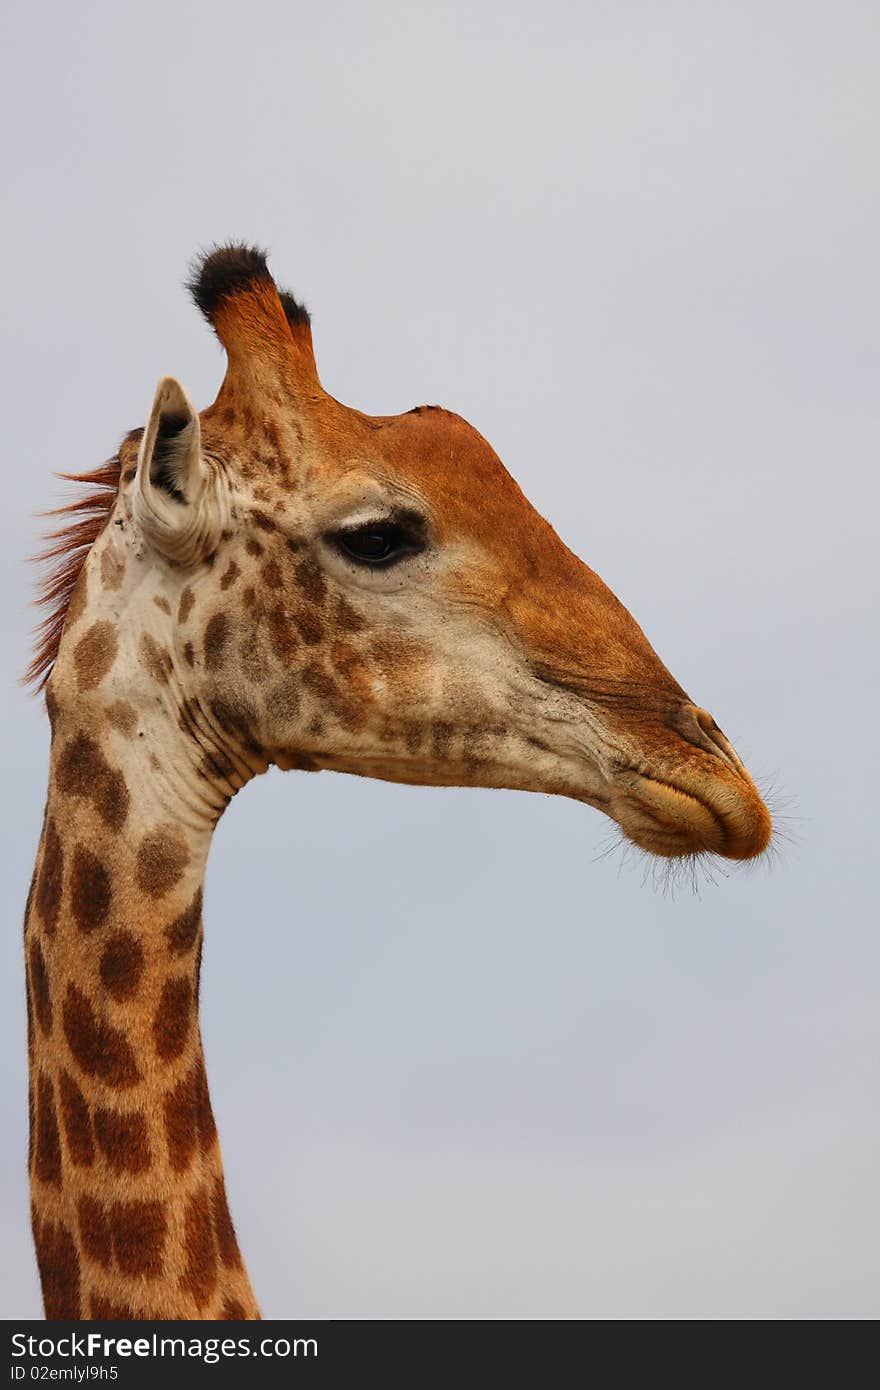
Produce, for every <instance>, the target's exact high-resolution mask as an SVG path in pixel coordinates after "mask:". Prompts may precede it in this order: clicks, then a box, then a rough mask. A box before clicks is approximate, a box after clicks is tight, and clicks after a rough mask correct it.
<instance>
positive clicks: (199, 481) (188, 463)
mask: <svg viewBox="0 0 880 1390" xmlns="http://www.w3.org/2000/svg"><path fill="white" fill-rule="evenodd" d="M219 502H220V499H219V494H218V489H217V479H216V477H215V475H214V471H213V469H211V468H210V467H209V466H208V464H207V463H206V462H205V459H204V456H203V454H202V430H201V425H200V423H199V417H198V414H197V412H196V410H195V408H194V406H193V404H192V402H191V401H190V399H189V397H188V396H187V394H186V392H185V391H184V389H183V387H182V386H181V385H180V382H179V381H175V379H174V377H170V376H166V377H163V379H162V380H161V381H160V382H159V385H158V386H157V387H156V395H155V397H154V399H153V408H152V410H151V411H150V418H149V420H148V422H147V428H146V429H145V430H144V437H143V439H142V440H141V447H140V450H139V453H138V463H137V476H136V478H135V484H134V511H135V516H136V518H137V520H138V522H139V523H140V525H141V526H142V527H143V529H144V531H145V532H146V534H147V535H148V536H149V538H150V540H151V541H152V542H153V543H154V545H156V547H157V548H158V549H159V550H162V551H164V552H166V553H167V554H168V555H169V556H170V557H172V558H173V559H176V560H182V561H190V560H195V559H197V558H202V556H203V555H204V554H205V553H206V552H207V550H208V549H209V548H213V546H216V536H217V535H219V531H220V530H221V529H222V518H221V517H220V516H219Z"/></svg>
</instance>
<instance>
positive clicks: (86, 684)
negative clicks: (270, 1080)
mask: <svg viewBox="0 0 880 1390" xmlns="http://www.w3.org/2000/svg"><path fill="white" fill-rule="evenodd" d="M191 289H192V292H193V295H194V298H195V299H196V302H197V304H198V305H199V307H200V308H201V309H202V310H203V312H204V313H205V314H206V316H207V317H208V319H209V320H210V322H211V323H212V325H213V327H214V329H215V330H216V332H217V335H218V337H219V338H220V340H221V342H222V344H223V346H224V348H225V350H226V355H227V370H226V375H225V378H224V381H223V384H222V386H221V388H220V391H219V394H218V396H217V399H216V401H215V402H214V404H213V405H212V406H210V407H209V408H208V409H207V410H205V411H203V412H201V414H199V413H197V412H196V410H195V409H194V407H193V406H192V404H191V403H190V401H189V399H188V397H187V395H186V393H185V391H184V390H183V388H182V387H181V386H180V385H179V384H178V383H177V382H176V381H174V380H173V379H171V378H165V379H164V380H163V381H162V382H160V384H159V387H158V389H157V391H156V394H155V398H154V402H153V407H152V410H151V412H150V414H149V417H148V421H147V424H146V427H145V428H144V429H143V430H136V431H134V432H133V433H132V434H130V435H129V436H128V437H127V438H126V439H125V440H124V441H123V443H122V445H121V447H120V449H119V452H118V454H117V456H116V457H115V458H114V459H113V460H111V461H110V462H109V463H108V464H106V465H104V466H103V468H101V469H98V470H97V471H96V472H95V473H94V474H92V475H88V476H83V477H80V478H78V479H77V481H79V482H85V483H88V482H91V483H92V484H93V485H94V487H95V489H96V491H94V492H93V493H91V494H89V495H88V496H87V497H85V498H84V499H83V500H81V501H79V502H77V503H76V504H75V505H74V506H73V507H72V508H71V509H70V512H71V514H70V516H69V517H68V519H67V522H66V523H64V524H62V526H61V528H60V530H58V531H57V532H56V533H55V534H54V536H53V537H52V539H51V543H50V548H49V551H48V555H49V558H51V559H54V560H55V562H56V568H55V569H54V570H53V571H52V573H51V574H50V575H49V577H48V579H47V580H46V582H45V585H44V589H43V598H44V600H45V601H46V602H47V603H48V605H49V612H48V616H47V618H46V619H45V621H44V624H43V629H42V637H41V642H40V646H39V650H38V652H37V655H36V657H35V659H34V662H33V664H32V668H31V673H30V674H31V676H32V678H33V679H34V680H35V681H36V682H37V683H39V684H40V685H45V691H46V703H47V708H48V712H49V717H50V721H51V726H52V752H51V759H50V776H49V793H48V801H47V807H46V817H45V822H44V827H43V833H42V836H41V840H40V847H39V852H38V857H37V863H36V867H35V871H34V878H33V883H32V889H31V893H30V896H29V899H28V906H27V910H26V915H25V938H26V961H27V975H28V1003H29V1046H30V1067H31V1111H30V1113H31V1139H30V1142H31V1159H30V1170H31V1187H32V1205H33V1228H34V1237H35V1243H36V1249H37V1260H38V1265H39V1270H40V1277H41V1281H42V1287H43V1294H44V1300H45V1306H46V1312H47V1315H48V1316H50V1317H67V1318H133V1317H165V1318H240V1317H248V1318H250V1317H256V1316H258V1309H257V1303H256V1300H255V1298H254V1294H253V1292H252V1290H251V1286H250V1284H249V1282H248V1278H247V1274H246V1272H245V1269H244V1265H243V1262H242V1259H241V1255H240V1253H239V1250H238V1245H237V1242H236V1238H235V1234H234V1231H233V1227H232V1222H231V1219H230V1216H229V1210H228V1207H227V1203H226V1196H225V1191H224V1185H223V1173H222V1167H221V1160H220V1151H219V1146H218V1141H217V1131H216V1128H215V1124H214V1119H213V1115H212V1112H211V1105H210V1101H209V1098H208V1088H207V1080H206V1075H205V1064H204V1058H203V1054H202V1047H201V1041H200V1036H199V1026H198V982H199V959H200V954H201V943H202V922H201V908H202V885H203V879H204V871H205V863H206V859H207V853H208V847H209V844H210V840H211V835H212V831H213V828H214V826H215V824H216V822H217V819H218V818H219V816H220V815H221V814H222V811H223V809H224V807H225V806H226V805H227V803H228V801H229V799H230V798H231V797H232V796H233V795H234V794H235V792H236V791H238V789H239V788H240V787H242V786H243V785H244V784H245V783H246V782H247V781H249V780H250V778H251V777H253V776H254V775H255V774H256V773H259V772H262V771H264V770H265V769H266V768H267V767H269V766H270V765H271V764H273V763H274V764H276V765H278V766H279V767H282V768H288V769H301V770H305V771H317V770H320V769H331V770H334V771H340V772H351V773H359V774H362V775H369V776H373V777H379V778H385V779H389V780H392V781H399V782H410V783H423V784H432V785H438V786H448V785H469V786H482V787H510V788H520V789H523V790H532V791H542V792H554V793H558V794H561V795H564V796H568V797H571V798H574V799H576V800H579V801H582V802H586V803H587V804H588V805H591V806H593V807H596V808H598V809H599V810H601V811H602V812H604V813H605V814H606V815H608V816H610V817H612V819H614V820H615V821H616V822H617V823H618V824H619V825H620V827H621V829H622V830H623V832H624V834H625V835H626V836H628V837H629V839H630V840H632V841H633V842H634V843H635V844H637V845H639V846H641V847H642V848H643V849H645V850H647V851H649V852H651V853H654V854H656V855H660V856H665V857H673V858H674V857H677V856H688V855H695V854H702V853H714V854H719V855H723V856H726V857H728V858H731V859H748V858H751V857H753V856H755V855H758V854H760V853H761V852H762V851H763V850H764V849H765V848H766V846H767V844H768V842H769V838H770V830H771V827H770V818H769V815H768V813H767V811H766V809H765V807H764V805H763V803H762V801H761V798H760V796H759V795H758V793H757V791H756V790H755V787H754V785H753V783H752V781H751V780H750V778H749V776H748V774H747V772H746V770H745V768H744V767H743V765H742V763H741V762H740V760H739V758H738V757H737V755H736V753H735V752H734V750H733V748H732V747H731V745H730V743H729V742H728V741H727V739H726V738H725V737H724V735H723V734H722V733H721V731H720V730H719V729H718V727H717V725H716V724H715V723H714V721H713V720H712V719H711V718H710V717H709V715H707V714H706V713H705V712H704V711H703V710H701V709H699V708H698V707H697V706H696V705H694V704H693V703H692V702H691V701H690V700H689V698H688V697H687V696H686V695H685V693H684V691H683V690H682V689H681V687H680V686H679V685H678V684H677V683H676V681H675V680H674V679H673V678H672V676H671V675H670V674H669V672H668V671H667V670H666V668H665V666H664V665H663V664H662V662H661V661H660V660H659V658H658V657H657V655H656V654H655V652H654V651H653V650H652V648H651V647H650V645H649V644H648V642H647V640H646V638H645V637H644V635H643V633H642V632H641V630H640V629H639V628H638V626H637V625H636V623H635V622H634V620H633V619H632V617H631V616H630V614H629V613H628V612H627V611H626V609H625V608H624V607H623V606H622V605H621V604H620V603H619V602H618V601H617V599H616V598H615V597H614V595H613V594H612V593H611V592H610V591H609V590H608V589H607V588H606V587H605V585H604V584H603V583H602V581H601V580H600V579H599V578H598V576H597V575H595V574H594V573H593V572H592V571H591V570H590V569H588V567H587V566H586V565H585V564H583V563H582V562H581V561H580V560H579V559H577V557H576V556H574V555H573V554H572V553H571V551H569V550H568V549H567V548H566V546H565V545H564V544H563V543H562V541H561V540H560V539H559V537H558V536H557V535H556V533H555V531H553V529H552V528H551V527H550V526H549V524H548V523H547V522H546V521H545V520H543V518H542V517H540V516H539V515H538V513H537V512H536V511H535V510H534V508H533V507H532V506H531V505H530V504H529V502H528V501H527V500H526V498H525V497H524V496H523V494H522V493H521V491H520V490H519V488H518V487H517V486H516V484H515V483H514V481H513V480H512V478H511V477H510V475H509V474H508V473H507V472H506V470H505V469H504V467H503V466H502V464H501V462H500V461H499V459H498V458H497V456H496V455H495V453H494V452H493V451H492V449H491V448H490V446H489V445H488V444H487V443H486V441H485V440H484V439H483V438H482V437H481V436H480V435H479V434H478V433H477V431H476V430H475V429H473V428H472V427H471V426H470V425H468V424H467V423H466V422H465V421H464V420H462V419H461V418H460V417H458V416H456V415H453V414H450V413H449V412H447V411H445V410H441V409H439V408H436V407H420V408H417V409H415V410H413V411H410V412H408V413H407V414H404V415H400V416H394V417H371V416H367V415H364V414H362V413H361V412H359V411H356V410H351V409H348V408H346V407H345V406H343V405H340V404H339V403H338V402H337V401H336V400H334V399H333V398H332V397H331V396H329V395H328V394H327V393H326V392H325V391H324V390H323V388H322V386H321V384H320V381H319V379H318V374H317V371H316V368H315V362H314V357H313V353H312V342H311V330H310V324H309V317H308V314H307V313H306V312H305V310H304V309H303V308H302V306H301V305H299V304H298V303H297V302H296V301H295V300H294V299H293V297H292V296H290V295H289V294H287V293H281V292H279V290H278V289H277V287H276V285H275V283H274V281H273V279H272V277H271V275H270V274H269V271H268V268H267V266H266V261H265V257H264V256H263V254H262V253H260V252H258V251H256V250H254V249H252V248H247V247H223V248H219V249H217V250H215V251H213V252H212V253H211V254H209V255H208V256H207V257H205V258H204V259H203V261H202V262H201V264H200V265H199V266H198V267H197V269H196V272H195V274H194V277H193V281H192V284H191Z"/></svg>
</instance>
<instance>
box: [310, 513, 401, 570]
mask: <svg viewBox="0 0 880 1390" xmlns="http://www.w3.org/2000/svg"><path fill="white" fill-rule="evenodd" d="M327 539H328V540H329V541H330V542H331V544H332V545H334V546H335V547H336V549H337V550H339V551H341V553H342V554H343V555H345V556H346V558H347V559H349V560H354V562H355V564H358V565H370V566H372V567H373V568H374V569H381V568H383V567H384V566H387V565H394V564H396V563H397V562H398V560H404V559H406V557H407V556H408V555H417V554H418V553H419V551H420V550H424V548H425V542H424V536H423V534H422V527H421V525H420V524H416V523H415V522H400V521H368V522H365V523H364V524H363V525H362V526H351V527H348V528H346V529H344V530H341V531H333V532H331V533H330V535H329V536H328V537H327Z"/></svg>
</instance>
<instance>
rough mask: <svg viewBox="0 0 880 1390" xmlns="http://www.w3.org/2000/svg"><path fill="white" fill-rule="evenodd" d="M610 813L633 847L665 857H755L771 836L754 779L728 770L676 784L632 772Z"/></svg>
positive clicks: (620, 783)
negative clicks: (716, 855) (696, 855)
mask: <svg viewBox="0 0 880 1390" xmlns="http://www.w3.org/2000/svg"><path fill="white" fill-rule="evenodd" d="M609 813H610V814H611V816H613V818H614V820H616V821H617V823H618V825H619V826H620V828H621V829H622V830H623V832H624V834H625V835H626V836H627V838H628V839H630V840H632V841H633V843H634V844H636V845H638V846H639V847H640V848H641V849H645V850H647V851H648V852H649V853H651V854H656V855H659V856H662V857H665V858H680V857H682V856H685V855H693V854H718V855H721V856H722V857H723V858H725V859H735V860H744V859H754V858H755V857H756V856H757V855H759V854H762V853H763V852H764V850H765V849H766V848H767V846H768V844H769V843H770V837H771V834H772V823H771V820H770V815H769V812H768V811H767V808H766V807H765V805H764V803H763V801H762V800H761V798H760V796H759V795H758V793H757V791H756V790H755V788H754V786H753V784H752V782H751V779H750V778H748V776H747V775H746V776H742V775H741V774H740V773H739V772H737V771H735V770H733V769H732V768H729V767H726V766H723V767H721V768H720V769H719V770H718V771H715V772H714V773H701V774H700V775H697V774H691V775H689V776H686V777H685V776H682V777H680V778H676V780H675V781H673V780H671V779H666V778H663V777H659V776H653V775H650V774H647V773H643V772H639V771H638V770H636V769H635V768H628V769H626V770H624V771H623V772H622V773H620V774H618V776H617V778H616V779H615V787H614V791H613V794H612V798H611V808H610V812H609Z"/></svg>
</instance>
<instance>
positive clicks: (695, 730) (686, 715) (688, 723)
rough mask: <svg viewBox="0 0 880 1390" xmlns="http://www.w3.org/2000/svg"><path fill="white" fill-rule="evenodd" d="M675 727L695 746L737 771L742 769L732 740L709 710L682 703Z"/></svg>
mask: <svg viewBox="0 0 880 1390" xmlns="http://www.w3.org/2000/svg"><path fill="white" fill-rule="evenodd" d="M675 728H676V729H677V731H678V732H679V733H680V734H681V735H682V737H683V738H686V739H687V741H688V743H692V744H693V745H694V747H696V748H702V749H703V751H704V752H705V753H711V754H712V756H713V757H716V758H720V759H721V761H722V762H724V763H726V764H727V766H728V767H730V768H733V770H734V771H735V772H741V771H742V763H741V762H740V760H739V757H738V756H737V754H736V751H735V750H734V748H733V746H732V744H731V743H730V740H729V739H728V738H727V735H726V734H725V733H724V732H723V731H722V730H721V729H720V728H719V726H718V725H717V724H716V722H715V720H714V719H713V718H712V716H711V714H709V712H708V711H707V710H704V709H700V707H699V706H698V705H692V704H685V705H682V706H681V707H680V709H679V710H678V713H677V717H676V719H675Z"/></svg>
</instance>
